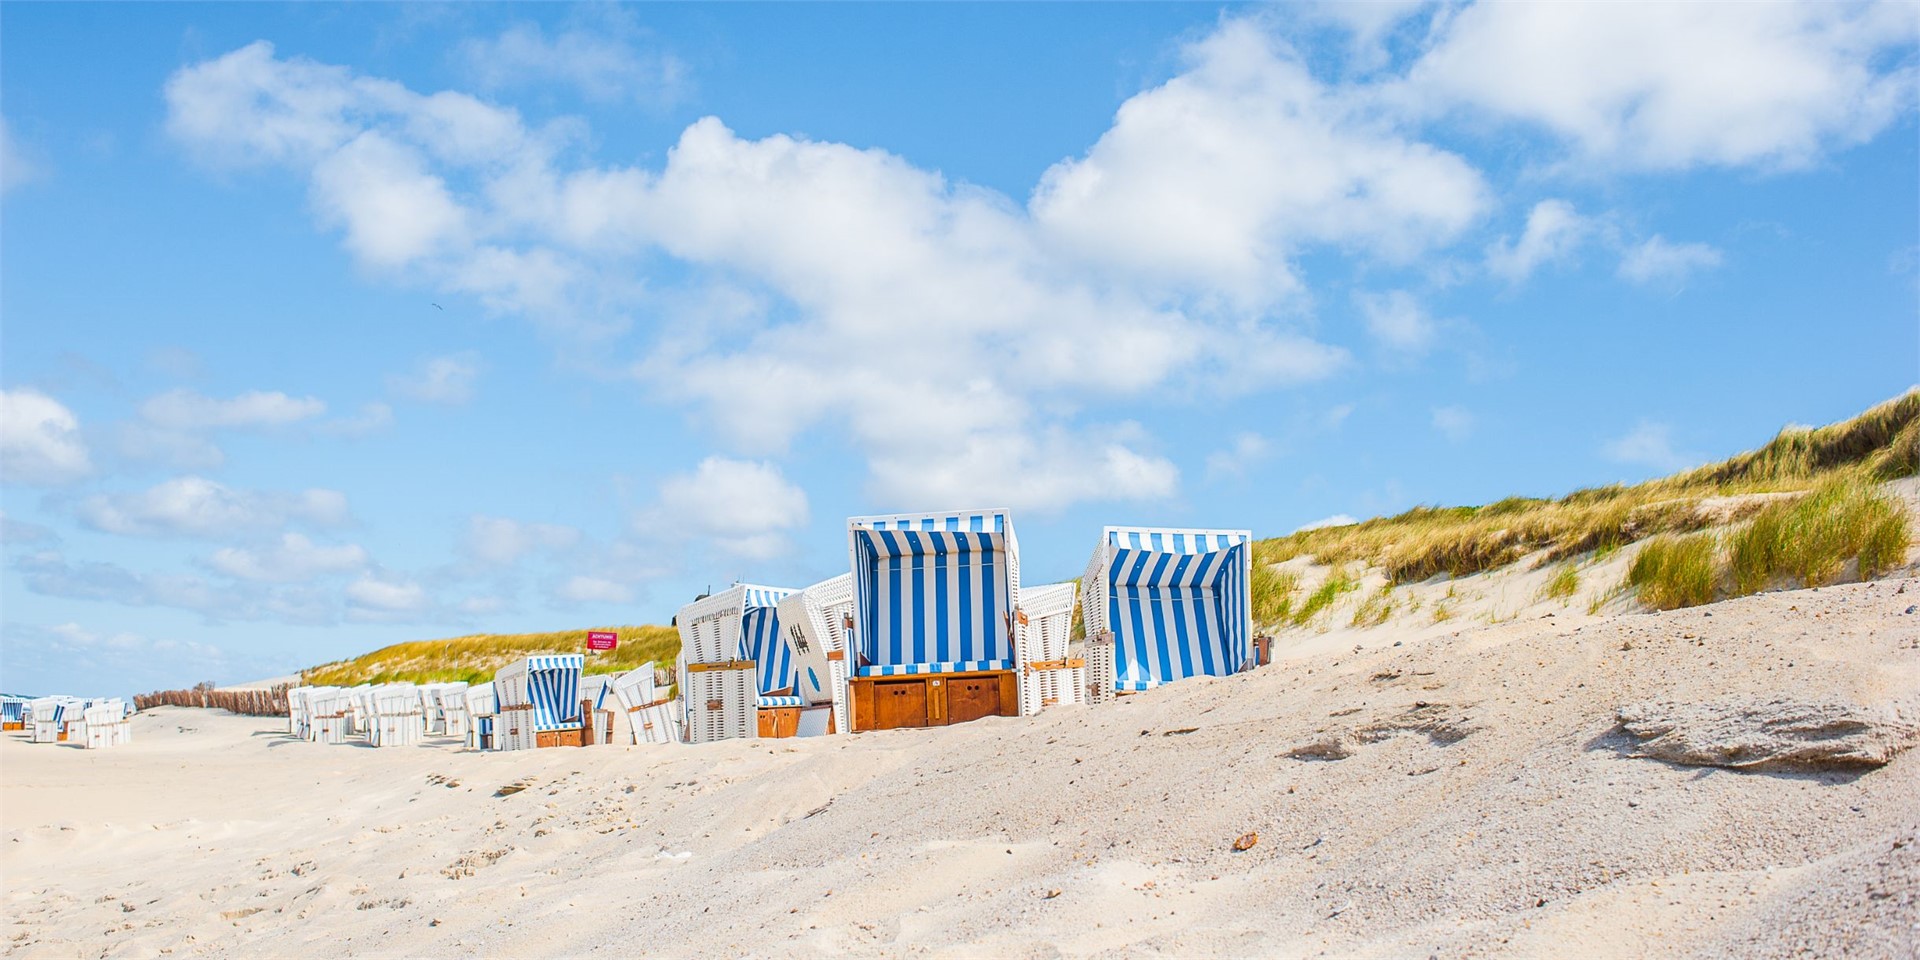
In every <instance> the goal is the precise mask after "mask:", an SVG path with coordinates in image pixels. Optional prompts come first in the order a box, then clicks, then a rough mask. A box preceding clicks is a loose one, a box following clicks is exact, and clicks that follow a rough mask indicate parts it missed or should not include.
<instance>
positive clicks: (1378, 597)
mask: <svg viewBox="0 0 1920 960" xmlns="http://www.w3.org/2000/svg"><path fill="white" fill-rule="evenodd" d="M1396 606H1398V603H1397V602H1396V601H1395V600H1394V596H1393V584H1391V583H1388V584H1382V585H1381V587H1380V589H1378V590H1375V591H1374V592H1373V593H1371V594H1369V595H1368V596H1367V598H1366V599H1365V600H1362V601H1361V602H1360V605H1359V606H1358V607H1355V608H1354V611H1353V625H1354V626H1356V627H1377V626H1380V625H1381V624H1383V623H1386V622H1387V620H1388V619H1390V618H1391V617H1392V616H1393V611H1394V608H1395V607H1396Z"/></svg>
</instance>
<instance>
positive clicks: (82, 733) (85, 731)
mask: <svg viewBox="0 0 1920 960" xmlns="http://www.w3.org/2000/svg"><path fill="white" fill-rule="evenodd" d="M81 717H82V721H81V723H80V725H79V726H78V727H77V728H75V730H74V732H73V734H72V736H73V738H74V739H75V740H76V741H77V742H80V743H84V744H85V745H86V747H87V749H89V750H101V749H105V748H107V747H117V746H120V745H121V744H123V743H125V742H127V739H128V737H127V736H126V727H127V726H128V724H127V708H126V705H125V704H123V703H121V702H120V701H119V700H118V699H113V700H100V701H97V702H95V703H93V704H90V705H89V706H87V708H86V709H85V710H83V711H82V713H81Z"/></svg>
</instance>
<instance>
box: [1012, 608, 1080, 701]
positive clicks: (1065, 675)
mask: <svg viewBox="0 0 1920 960" xmlns="http://www.w3.org/2000/svg"><path fill="white" fill-rule="evenodd" d="M1079 588H1080V581H1078V580H1068V581H1067V582H1065V583H1050V584H1047V585H1046V586H1043V587H1024V586H1023V587H1021V588H1020V609H1021V610H1023V611H1025V612H1026V614H1027V625H1026V645H1027V652H1028V654H1029V658H1028V660H1027V662H1026V665H1025V667H1024V668H1023V669H1022V671H1021V672H1022V675H1023V676H1022V679H1023V680H1024V681H1025V682H1023V683H1022V684H1021V685H1020V712H1021V713H1023V714H1025V715H1027V716H1033V715H1034V714H1036V713H1039V712H1040V711H1041V710H1044V709H1046V708H1047V707H1052V706H1058V705H1061V704H1071V703H1085V702H1086V693H1085V688H1086V683H1087V661H1086V659H1085V658H1084V657H1076V656H1074V655H1073V650H1072V639H1073V602H1074V600H1075V599H1076V595H1077V594H1078V592H1079Z"/></svg>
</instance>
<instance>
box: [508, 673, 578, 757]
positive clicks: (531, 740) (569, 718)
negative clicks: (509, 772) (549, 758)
mask: <svg viewBox="0 0 1920 960" xmlns="http://www.w3.org/2000/svg"><path fill="white" fill-rule="evenodd" d="M585 660H586V658H585V657H584V656H583V655H581V654H578V653H561V654H547V655H543V656H538V657H528V658H526V659H524V660H516V661H514V662H513V663H509V664H507V665H506V666H504V667H501V668H500V669H499V670H498V671H497V672H495V673H494V675H493V693H494V697H495V699H496V701H497V707H496V709H497V710H498V715H497V716H496V717H495V718H494V724H493V731H494V739H495V741H496V742H497V743H498V746H497V747H496V749H500V750H531V749H534V748H536V747H562V746H572V747H577V746H580V745H581V743H582V742H583V740H582V730H581V724H582V718H581V716H580V671H581V668H582V666H583V665H584V663H585Z"/></svg>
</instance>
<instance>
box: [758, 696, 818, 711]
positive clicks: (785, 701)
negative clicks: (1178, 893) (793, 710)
mask: <svg viewBox="0 0 1920 960" xmlns="http://www.w3.org/2000/svg"><path fill="white" fill-rule="evenodd" d="M806 705H807V702H806V701H805V700H802V699H800V698H799V697H761V698H760V709H762V710H765V709H768V708H769V707H804V706H806Z"/></svg>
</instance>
